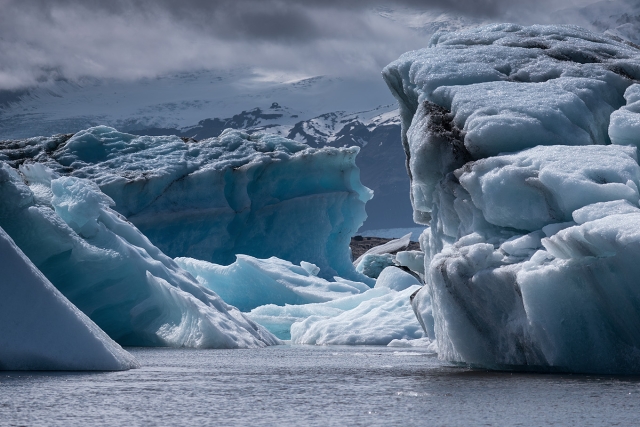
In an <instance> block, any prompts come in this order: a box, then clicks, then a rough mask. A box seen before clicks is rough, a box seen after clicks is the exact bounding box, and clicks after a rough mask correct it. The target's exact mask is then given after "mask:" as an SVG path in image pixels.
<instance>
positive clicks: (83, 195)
mask: <svg viewBox="0 0 640 427" xmlns="http://www.w3.org/2000/svg"><path fill="white" fill-rule="evenodd" d="M0 198H2V200H3V203H2V204H0V226H1V227H2V228H3V229H4V230H5V231H6V232H7V234H8V235H9V236H11V238H12V239H13V240H14V241H15V243H16V244H17V246H18V247H19V248H20V249H21V250H22V251H23V252H24V253H25V254H26V255H27V256H28V258H29V259H30V260H31V262H33V264H34V265H35V266H36V267H37V268H38V269H39V270H40V271H41V272H42V273H43V274H44V275H45V276H46V277H47V279H48V280H50V281H51V283H52V284H53V285H54V286H55V287H56V288H57V289H58V290H59V291H60V292H61V293H62V294H63V295H64V296H65V297H66V298H68V299H69V301H71V303H73V304H74V305H75V306H76V307H78V309H80V310H81V311H82V312H83V313H85V314H86V315H87V316H88V317H89V318H90V319H91V320H92V321H93V322H95V323H96V324H97V325H98V326H99V327H100V328H101V329H102V330H104V331H105V332H106V333H107V334H108V335H109V336H110V337H111V338H112V339H113V340H115V341H116V342H118V343H119V344H121V345H129V346H172V347H196V348H248V347H263V346H266V345H273V344H278V343H280V341H279V340H278V339H277V338H275V337H274V336H273V335H272V334H270V333H269V332H268V331H267V330H266V329H264V328H263V327H261V326H259V325H257V324H256V323H254V322H253V321H251V320H249V319H248V318H247V317H245V316H244V315H243V314H242V313H241V312H240V311H239V310H238V309H236V308H235V307H232V306H230V305H228V304H226V303H225V302H224V301H223V300H222V299H221V298H220V297H219V296H218V295H216V294H215V293H214V292H212V291H210V290H208V289H205V288H203V287H201V286H200V285H199V284H198V282H197V281H196V280H195V279H194V278H193V277H192V276H191V275H190V274H189V273H187V272H186V271H184V270H182V269H180V268H179V267H178V265H177V264H176V263H175V262H174V261H173V260H172V259H171V258H169V257H168V256H166V255H165V254H164V253H163V252H162V251H160V250H159V249H158V248H157V247H156V246H154V245H153V244H152V243H151V242H150V241H149V240H148V239H147V238H146V237H145V236H144V235H143V234H142V233H141V232H140V231H139V230H138V229H137V228H136V227H135V226H133V225H132V224H131V223H130V222H128V221H127V220H126V219H124V218H123V217H122V216H121V215H120V214H118V213H116V212H115V211H113V210H112V209H111V208H110V207H109V206H110V205H112V204H113V200H112V199H111V198H110V197H108V196H107V195H105V194H104V193H102V191H101V190H100V188H99V187H98V186H97V185H96V184H95V183H94V182H92V181H89V180H86V179H82V178H77V177H71V176H59V175H58V174H57V173H55V172H53V171H51V170H50V169H48V168H47V167H45V166H43V165H41V164H37V163H36V164H28V165H22V166H20V169H19V171H17V170H15V169H13V168H11V167H9V166H8V165H7V164H5V163H2V164H0Z"/></svg>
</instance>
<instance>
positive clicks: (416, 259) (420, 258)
mask: <svg viewBox="0 0 640 427" xmlns="http://www.w3.org/2000/svg"><path fill="white" fill-rule="evenodd" d="M396 263H398V265H402V266H404V267H407V268H408V269H410V270H411V271H415V272H416V273H419V274H423V275H424V252H422V251H400V252H398V253H397V254H396Z"/></svg>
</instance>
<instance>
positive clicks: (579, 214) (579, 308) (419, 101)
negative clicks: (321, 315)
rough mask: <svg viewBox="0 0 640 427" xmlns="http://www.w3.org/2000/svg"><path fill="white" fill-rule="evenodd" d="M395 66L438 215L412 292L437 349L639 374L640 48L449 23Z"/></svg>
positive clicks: (482, 362)
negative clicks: (451, 27) (449, 29)
mask: <svg viewBox="0 0 640 427" xmlns="http://www.w3.org/2000/svg"><path fill="white" fill-rule="evenodd" d="M384 77H385V80H386V81H387V84H388V85H389V87H390V88H391V91H392V93H393V94H394V95H395V96H396V98H397V99H398V102H399V104H400V109H401V114H402V119H403V127H402V139H403V145H404V147H405V152H406V154H407V157H408V159H409V162H408V163H409V174H410V177H411V197H412V204H413V207H414V219H415V220H416V221H417V222H419V223H422V224H425V225H427V226H428V227H427V228H426V229H425V231H424V232H423V233H422V235H421V237H420V245H421V249H422V250H423V252H424V270H423V273H424V278H425V286H423V287H422V288H420V289H419V290H418V291H417V292H415V293H414V294H413V295H412V299H411V305H412V308H413V309H414V311H415V313H416V315H417V317H418V320H419V321H420V324H421V326H422V328H423V331H424V333H425V335H426V336H428V337H429V338H430V339H433V340H435V346H436V347H437V349H438V357H439V358H441V359H444V360H448V361H452V362H458V363H465V364H468V365H471V366H477V367H482V368H489V369H505V370H533V371H560V372H581V373H607V374H632V373H634V374H637V373H638V372H640V327H639V325H640V319H638V317H637V316H638V315H637V313H638V308H640V298H639V293H640V287H639V286H638V285H637V281H636V277H637V274H638V273H639V272H638V271H636V270H637V268H638V267H637V264H638V263H637V261H636V260H637V259H638V258H639V257H640V235H638V232H637V230H638V226H639V225H640V223H639V221H640V206H639V204H638V203H639V199H640V193H639V191H638V188H639V185H640V166H638V157H637V152H636V150H637V146H638V144H637V142H636V141H637V140H636V137H635V131H634V129H635V127H634V126H635V123H636V121H637V120H636V118H635V116H634V114H637V113H635V110H636V106H635V102H637V93H638V89H637V88H636V86H637V85H633V83H634V80H637V79H639V78H640V50H638V49H637V48H635V47H633V46H631V45H627V44H624V43H620V42H618V41H616V40H613V39H611V38H608V37H606V36H601V35H596V34H593V33H590V32H588V31H586V30H583V29H580V28H577V27H567V26H560V27H558V26H532V27H522V26H518V25H512V24H500V25H491V26H485V27H481V28H478V29H473V30H466V31H459V32H454V33H447V34H443V33H439V34H436V35H434V37H433V38H432V40H431V42H430V47H429V48H427V49H423V50H420V51H416V52H409V53H407V54H405V55H403V56H402V57H401V58H400V59H399V60H397V61H395V62H394V63H392V64H390V65H389V66H388V67H386V68H385V70H384ZM611 143H613V145H611ZM397 258H399V259H401V260H402V262H401V263H402V264H409V265H413V264H414V263H415V262H414V260H415V259H419V257H418V256H415V258H414V257H413V256H412V257H411V258H409V255H408V254H407V255H401V256H399V257H397ZM413 268H416V267H415V266H414V267H413ZM292 329H293V328H292Z"/></svg>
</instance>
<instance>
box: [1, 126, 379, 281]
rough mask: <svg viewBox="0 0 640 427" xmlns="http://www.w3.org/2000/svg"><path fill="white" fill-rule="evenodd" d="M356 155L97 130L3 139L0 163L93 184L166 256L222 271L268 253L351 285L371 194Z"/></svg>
mask: <svg viewBox="0 0 640 427" xmlns="http://www.w3.org/2000/svg"><path fill="white" fill-rule="evenodd" d="M358 151H359V149H358V147H351V148H331V147H326V148H320V149H315V148H310V147H309V146H307V145H305V144H302V143H299V142H296V141H292V140H289V139H286V138H283V137H280V136H277V135H270V134H265V133H259V134H254V135H249V134H247V133H245V132H242V131H239V130H231V129H228V130H226V131H224V132H223V133H222V134H221V135H220V136H219V137H217V138H210V139H206V140H202V141H199V142H195V141H191V140H190V141H186V142H185V141H183V140H182V139H180V138H179V137H175V136H163V137H153V136H135V135H130V134H126V133H121V132H118V131H117V130H115V129H113V128H109V127H106V126H98V127H93V128H90V129H87V130H84V131H80V132H78V133H76V134H75V135H73V136H72V137H70V138H69V137H62V136H56V137H51V138H32V139H29V140H22V141H8V142H4V143H3V144H1V145H0V160H5V161H7V162H9V163H10V164H11V165H12V166H14V167H17V165H19V164H21V163H23V162H25V160H29V161H36V162H40V163H44V164H46V165H47V166H48V167H50V168H52V169H53V170H54V171H56V172H58V173H59V174H61V175H67V176H72V177H77V178H86V179H90V180H92V181H94V182H95V183H97V184H98V186H99V187H100V189H101V190H102V192H103V193H104V194H106V195H107V196H108V197H110V198H111V200H113V201H114V203H115V205H114V206H113V209H115V210H116V211H117V212H119V213H120V214H122V215H124V216H125V217H126V218H127V220H129V221H131V222H132V223H133V224H134V225H135V226H136V227H137V228H138V229H139V230H140V231H141V232H142V233H144V235H145V236H147V237H148V238H149V240H150V241H151V242H152V243H153V244H154V246H156V247H157V248H159V249H160V250H161V251H163V252H164V253H166V254H167V255H169V256H171V257H178V256H181V257H191V258H196V259H202V260H205V261H209V262H214V263H217V264H224V265H228V264H232V263H233V262H234V261H235V255H236V254H245V255H251V256H254V257H257V258H269V257H271V256H276V257H278V258H280V259H285V260H288V261H290V262H293V263H295V264H299V263H300V262H301V261H306V262H310V263H313V264H315V265H316V266H318V267H319V268H320V272H319V275H320V276H321V277H324V278H327V279H330V278H331V277H333V276H336V275H337V276H341V277H345V278H349V279H354V280H359V279H360V278H361V277H360V275H359V274H357V273H356V272H355V270H354V267H353V266H352V265H351V262H350V257H349V243H350V238H351V236H352V235H354V234H355V232H356V231H357V230H358V228H359V227H360V226H361V225H362V223H363V222H364V220H365V218H366V214H365V209H364V206H365V203H366V202H367V201H368V200H369V199H371V197H372V192H371V190H369V189H367V188H366V187H364V186H363V185H362V183H361V182H360V175H359V169H358V168H357V166H356V165H355V157H356V154H357V153H358ZM301 242H304V244H301Z"/></svg>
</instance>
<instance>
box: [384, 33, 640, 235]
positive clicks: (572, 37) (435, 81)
mask: <svg viewBox="0 0 640 427" xmlns="http://www.w3.org/2000/svg"><path fill="white" fill-rule="evenodd" d="M638 54H639V51H638V50H637V49H635V48H634V47H632V46H628V45H626V44H623V43H621V42H617V41H614V40H612V39H610V38H607V37H605V36H601V35H597V34H594V33H591V32H588V31H586V30H583V29H580V28H578V27H558V26H532V27H521V26H518V25H513V24H499V25H491V26H487V27H481V28H477V29H472V30H467V31H459V32H454V33H440V34H436V35H435V36H434V37H433V38H432V40H431V42H430V46H429V48H427V49H422V50H418V51H414V52H408V53H406V54H404V55H403V56H401V57H400V59H398V60H397V61H395V62H393V63H391V64H390V65H388V66H387V67H386V68H385V70H384V71H383V75H384V78H385V80H386V82H387V84H388V85H389V87H390V89H391V91H392V93H393V94H394V96H395V97H396V98H397V99H398V102H399V105H400V112H401V115H402V140H403V144H404V146H405V151H406V153H407V156H408V158H409V167H410V176H411V180H412V189H411V197H412V203H413V206H414V219H415V220H417V221H418V222H421V223H424V224H427V223H428V221H429V217H430V212H431V207H432V203H433V200H432V195H433V190H434V188H435V185H436V184H437V183H438V181H440V179H442V178H443V177H444V176H445V175H446V174H447V173H449V172H451V171H453V170H454V169H456V168H459V167H461V166H463V165H464V164H465V163H467V162H468V161H470V160H475V159H479V158H483V157H487V156H491V155H496V154H498V153H502V152H509V151H518V150H521V149H524V148H529V147H533V146H536V145H553V144H563V145H585V144H606V143H608V142H609V136H608V127H609V117H610V115H611V113H612V112H613V111H615V110H617V109H618V108H620V107H621V106H622V105H624V104H625V99H624V97H623V95H624V93H625V89H626V88H627V87H628V86H629V85H631V83H632V80H631V79H633V78H635V79H637V78H640V59H639V56H638Z"/></svg>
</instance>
